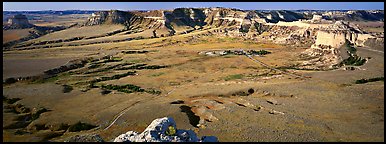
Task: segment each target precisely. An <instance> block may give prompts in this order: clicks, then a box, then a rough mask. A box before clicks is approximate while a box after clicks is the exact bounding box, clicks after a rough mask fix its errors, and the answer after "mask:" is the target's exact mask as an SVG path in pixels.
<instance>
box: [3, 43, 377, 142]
mask: <svg viewBox="0 0 386 144" xmlns="http://www.w3.org/2000/svg"><path fill="white" fill-rule="evenodd" d="M187 39H189V38H188V37H183V36H174V37H172V38H156V39H144V40H133V41H125V42H118V43H114V44H111V43H104V44H92V45H85V46H77V47H60V48H49V49H34V50H23V51H6V52H3V72H4V74H3V79H5V78H8V77H11V76H28V75H34V74H37V73H39V72H40V73H42V72H43V71H44V70H46V69H48V68H53V67H57V66H60V65H62V64H64V63H66V62H67V61H68V60H69V59H75V58H81V57H92V56H93V57H101V56H104V55H112V56H113V57H115V58H117V59H119V60H117V61H114V62H106V61H105V62H103V60H100V61H98V62H100V63H99V65H98V64H96V63H93V62H91V63H87V64H86V66H85V67H82V68H77V69H74V70H70V71H69V72H64V73H63V74H60V75H58V76H57V77H55V78H54V79H51V80H50V81H43V82H35V83H30V82H17V83H14V84H10V85H4V86H3V96H5V97H6V98H8V99H10V98H20V99H21V100H19V101H17V102H15V103H13V104H12V103H11V102H9V103H7V102H5V101H4V97H3V141H64V140H68V138H70V137H73V136H75V135H81V134H91V133H92V134H98V135H100V136H101V137H102V138H103V139H104V140H105V141H112V140H113V139H114V138H115V137H117V136H118V135H120V134H122V133H125V132H127V131H129V130H134V131H137V132H142V131H143V130H144V129H145V128H146V127H147V125H149V124H150V123H151V121H152V120H154V119H156V118H160V117H173V118H174V120H175V121H176V123H177V128H181V129H192V130H194V131H195V132H197V133H198V135H199V136H207V135H212V136H216V137H218V139H219V141H221V142H226V141H259V142H260V141H282V142H288V141H366V142H367V141H384V82H383V81H377V82H370V83H365V84H355V81H356V80H359V79H363V78H367V79H368V78H374V77H383V76H384V70H383V69H384V54H383V51H382V52H376V51H371V50H366V49H358V55H360V56H362V57H371V59H370V60H369V61H368V62H367V63H366V64H365V65H363V66H361V70H354V71H345V70H333V71H301V70H288V71H289V72H291V73H296V74H298V75H302V76H307V77H309V78H304V79H301V78H295V77H293V76H291V75H287V74H284V73H280V72H275V71H274V70H270V69H268V68H266V67H264V66H262V65H259V64H258V63H255V62H253V61H252V60H251V59H249V58H248V57H246V56H244V55H225V56H206V55H200V54H199V53H200V52H202V51H210V50H235V49H240V48H242V49H245V50H248V49H253V50H267V51H270V52H272V53H271V54H267V55H264V56H262V57H259V56H253V58H255V59H257V60H259V61H261V62H264V63H265V64H267V65H269V66H272V67H277V68H278V67H281V66H288V65H290V64H293V63H295V62H296V61H297V60H298V58H297V54H298V53H300V52H302V51H304V48H293V47H289V46H284V45H276V44H272V43H268V42H253V41H250V40H242V39H229V38H218V37H213V36H208V37H202V38H200V39H198V40H197V41H198V42H190V41H189V40H187ZM173 41H180V42H176V43H173ZM184 41H185V42H184ZM161 45H162V46H161ZM129 50H136V51H147V52H146V53H134V54H128V53H122V52H121V51H129ZM138 64H147V66H167V67H165V68H154V69H150V68H144V69H136V68H133V67H132V68H131V69H130V68H128V67H130V66H133V65H138ZM92 65H94V66H95V65H98V66H95V67H96V68H92ZM122 65H123V66H122ZM90 66H91V67H90ZM113 67H115V68H113ZM122 67H123V68H125V67H126V68H127V69H119V68H122ZM103 69H104V70H103ZM97 70H100V71H97ZM130 71H135V75H129V76H125V77H121V78H118V79H111V80H104V81H100V82H97V83H95V86H96V87H97V88H89V87H88V85H87V84H89V83H88V82H89V81H91V80H94V79H96V78H98V77H99V78H100V77H112V76H114V75H117V74H123V73H127V72H130ZM26 72H29V73H26ZM108 84H112V85H125V84H133V85H136V86H139V87H141V88H142V89H144V90H145V92H133V93H125V92H120V91H117V90H111V92H110V93H108V94H102V93H101V91H103V90H102V87H103V86H102V85H108ZM63 85H69V86H71V87H72V88H73V90H70V92H67V91H66V92H64V91H63V90H64V89H65V88H64V87H63ZM250 89H253V91H252V92H251V90H250ZM148 90H149V91H150V90H156V91H160V92H161V93H160V94H156V93H151V92H148ZM176 101H180V102H176ZM17 104H22V105H23V106H24V107H25V108H30V109H31V111H32V112H31V113H33V111H34V110H33V108H40V107H44V108H46V109H48V111H46V112H43V113H39V114H40V115H39V116H38V118H36V119H33V120H32V121H30V123H26V120H25V119H24V121H23V118H24V117H23V115H26V114H28V113H29V112H23V110H20V109H22V108H20V106H19V108H15V109H14V110H15V111H17V113H18V114H16V113H14V112H9V107H12V106H14V107H17V106H16V105H17ZM192 113H193V114H192ZM199 119H205V122H203V123H202V122H198V121H199ZM78 121H81V122H84V123H89V124H92V125H95V126H96V127H95V128H92V129H90V130H84V131H80V132H69V131H68V130H67V131H66V130H65V129H64V130H63V129H61V128H58V127H61V126H63V125H66V124H67V125H74V124H75V123H76V122H78ZM15 123H17V124H15ZM198 123H201V126H197V124H198ZM10 125H11V126H10ZM15 125H16V126H15ZM6 126H8V128H4V127H6ZM20 133H21V134H20Z"/></svg>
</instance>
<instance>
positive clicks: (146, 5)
mask: <svg viewBox="0 0 386 144" xmlns="http://www.w3.org/2000/svg"><path fill="white" fill-rule="evenodd" d="M178 7H196V8H197V7H228V8H238V9H244V10H272V9H281V10H282V9H285V10H297V9H310V10H311V9H312V10H358V9H360V10H374V9H377V10H384V2H3V11H15V10H16V11H21V10H32V11H34V10H110V9H117V10H154V9H164V10H166V9H174V8H178Z"/></svg>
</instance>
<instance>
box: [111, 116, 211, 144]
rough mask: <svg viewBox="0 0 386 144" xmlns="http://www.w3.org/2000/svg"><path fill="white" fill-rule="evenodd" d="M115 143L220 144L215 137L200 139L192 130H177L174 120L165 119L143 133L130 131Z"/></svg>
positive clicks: (157, 120) (156, 121) (161, 119)
mask: <svg viewBox="0 0 386 144" xmlns="http://www.w3.org/2000/svg"><path fill="white" fill-rule="evenodd" d="M114 142H218V139H217V137H214V136H203V137H202V138H201V139H199V138H198V137H197V135H196V133H194V132H193V131H192V130H183V129H177V128H176V123H175V121H174V120H173V118H169V117H164V118H159V119H155V120H153V122H151V124H150V125H149V126H148V127H147V128H146V129H145V130H144V131H143V132H142V133H138V132H135V131H128V132H127V133H125V134H121V135H119V136H118V137H117V138H115V140H114Z"/></svg>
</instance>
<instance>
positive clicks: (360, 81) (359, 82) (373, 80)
mask: <svg viewBox="0 0 386 144" xmlns="http://www.w3.org/2000/svg"><path fill="white" fill-rule="evenodd" d="M384 80H385V78H384V77H376V78H370V79H360V80H356V81H355V84H364V83H368V82H376V81H384Z"/></svg>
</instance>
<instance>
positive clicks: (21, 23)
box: [3, 14, 33, 29]
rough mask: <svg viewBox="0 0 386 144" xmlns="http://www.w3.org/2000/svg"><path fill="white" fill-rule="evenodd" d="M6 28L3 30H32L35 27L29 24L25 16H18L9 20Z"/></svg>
mask: <svg viewBox="0 0 386 144" xmlns="http://www.w3.org/2000/svg"><path fill="white" fill-rule="evenodd" d="M5 27H6V28H5ZM5 27H3V29H23V28H31V27H33V25H32V24H30V23H29V22H28V19H27V17H26V16H25V15H21V14H17V15H14V16H12V17H10V18H9V19H8V25H6V26H5Z"/></svg>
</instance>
